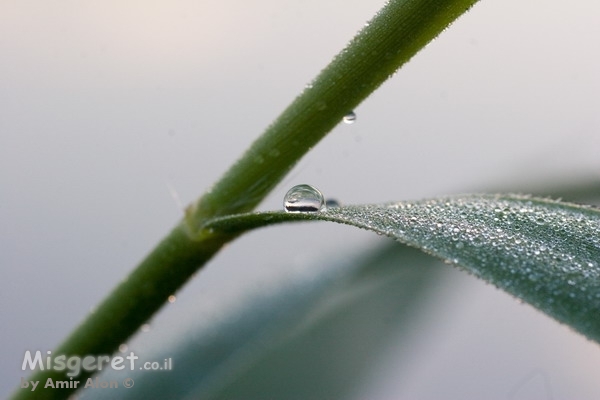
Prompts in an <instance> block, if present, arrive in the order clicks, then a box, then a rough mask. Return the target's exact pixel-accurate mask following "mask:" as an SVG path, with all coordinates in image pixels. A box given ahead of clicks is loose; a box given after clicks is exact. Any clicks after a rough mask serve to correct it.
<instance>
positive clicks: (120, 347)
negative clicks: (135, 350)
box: [119, 343, 129, 353]
mask: <svg viewBox="0 0 600 400" xmlns="http://www.w3.org/2000/svg"><path fill="white" fill-rule="evenodd" d="M128 348H129V347H127V345H126V344H125V343H121V344H120V345H119V352H121V353H125V352H126V351H127V349H128Z"/></svg>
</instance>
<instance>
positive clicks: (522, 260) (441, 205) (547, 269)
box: [205, 195, 600, 342]
mask: <svg viewBox="0 0 600 400" xmlns="http://www.w3.org/2000/svg"><path fill="white" fill-rule="evenodd" d="M302 220H322V221H333V222H338V223H343V224H349V225H353V226H356V227H359V228H364V229H369V230H372V231H374V232H377V233H379V234H382V235H387V236H390V237H393V238H395V239H397V240H399V241H401V242H403V243H405V244H409V245H411V246H415V247H418V248H420V249H422V250H423V251H425V252H427V253H429V254H432V255H434V256H437V257H440V258H442V259H444V260H445V261H447V262H448V263H452V264H455V265H457V266H458V267H461V268H463V269H465V270H466V271H468V272H470V273H472V274H473V275H475V276H478V277H480V278H482V279H484V280H486V281H487V282H490V283H492V284H494V285H495V286H497V287H499V288H501V289H503V290H505V291H507V292H508V293H511V294H513V295H514V296H516V297H518V298H520V299H522V300H524V301H526V302H528V303H530V304H532V305H534V306H535V307H537V308H539V309H540V310H542V311H544V312H545V313H547V314H548V315H550V316H552V317H554V318H555V319H557V320H558V321H560V322H563V323H566V324H568V325H570V326H571V327H572V328H574V329H576V330H577V331H579V332H581V333H583V334H584V335H585V336H587V337H588V338H590V339H593V340H595V341H597V342H600V268H599V262H600V211H599V210H598V209H595V208H592V207H586V206H580V205H576V204H570V203H564V202H559V201H553V200H548V199H541V198H532V197H527V196H520V195H464V196H454V197H447V198H439V199H433V200H425V201H418V202H399V203H389V204H382V205H365V206H346V207H338V208H331V209H329V210H324V211H320V212H311V213H308V212H305V213H284V212H272V213H254V214H244V215H237V216H231V217H227V218H219V219H215V220H212V221H211V222H210V223H209V224H207V225H206V226H205V229H208V230H210V231H212V232H221V233H227V234H231V233H234V232H237V233H240V232H243V231H245V230H247V229H251V228H256V227H259V226H265V225H271V224H274V223H281V222H290V221H302Z"/></svg>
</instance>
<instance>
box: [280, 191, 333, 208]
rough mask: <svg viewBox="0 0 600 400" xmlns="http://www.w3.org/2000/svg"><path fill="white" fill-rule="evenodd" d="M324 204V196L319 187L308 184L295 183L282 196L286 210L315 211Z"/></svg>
mask: <svg viewBox="0 0 600 400" xmlns="http://www.w3.org/2000/svg"><path fill="white" fill-rule="evenodd" d="M324 205H325V198H324V197H323V193H321V192H320V191H319V189H317V188H315V187H313V186H310V185H296V186H294V187H293V188H291V189H290V190H289V191H288V192H287V193H286V194H285V197H284V198H283V208H284V209H285V211H286V212H315V211H320V210H321V209H322V208H323V206H324Z"/></svg>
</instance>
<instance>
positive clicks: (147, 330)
mask: <svg viewBox="0 0 600 400" xmlns="http://www.w3.org/2000/svg"><path fill="white" fill-rule="evenodd" d="M140 329H141V330H142V332H150V324H144V325H142V326H141V328H140Z"/></svg>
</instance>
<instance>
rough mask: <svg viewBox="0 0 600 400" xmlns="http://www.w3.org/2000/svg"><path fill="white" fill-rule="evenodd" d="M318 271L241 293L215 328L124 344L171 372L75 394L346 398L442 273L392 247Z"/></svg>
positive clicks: (114, 374)
mask: <svg viewBox="0 0 600 400" xmlns="http://www.w3.org/2000/svg"><path fill="white" fill-rule="evenodd" d="M319 264H320V265H319V268H309V270H310V271H312V272H311V273H310V274H309V275H307V276H304V277H302V278H300V279H299V278H298V277H297V276H296V277H293V278H292V279H291V280H289V281H286V282H283V283H282V282H276V284H274V285H273V286H272V287H271V288H270V290H269V289H267V290H266V292H265V293H264V294H263V295H261V296H257V295H252V296H249V297H248V296H242V299H241V301H240V303H238V304H237V305H236V306H233V307H230V308H229V309H228V312H227V317H226V318H223V319H222V320H221V321H220V322H219V323H217V324H214V325H211V326H206V320H205V319H204V318H199V317H193V318H188V321H189V322H188V323H187V325H188V327H187V328H186V329H184V330H183V333H182V332H181V330H178V331H177V332H174V333H173V332H170V331H169V333H168V334H165V335H161V334H157V335H155V336H154V337H152V338H151V339H149V340H145V341H144V340H141V341H139V342H138V343H137V344H136V343H134V344H132V345H131V346H130V349H131V350H133V351H135V353H136V354H141V355H142V354H143V355H144V356H145V357H147V359H148V360H153V361H154V360H163V359H165V358H172V360H173V364H174V370H173V371H172V372H169V371H141V370H138V369H137V368H136V370H134V371H126V373H125V372H124V371H113V370H107V372H106V373H103V374H100V375H99V376H98V379H99V380H100V381H123V379H124V378H125V377H130V378H132V379H134V381H135V387H134V388H132V389H127V388H125V387H123V386H120V387H119V388H118V389H113V390H84V391H83V392H82V393H81V394H82V399H105V398H110V399H115V398H119V399H148V398H202V399H228V400H231V399H262V398H273V399H283V398H285V399H325V398H346V397H348V394H349V393H352V392H354V391H355V390H356V388H357V386H358V385H360V382H362V381H363V380H362V379H361V378H363V377H364V375H365V374H366V373H368V370H369V368H370V367H372V365H373V362H374V361H373V360H375V359H376V358H377V357H378V356H379V355H381V354H382V352H383V351H385V348H386V346H387V345H388V344H389V341H390V340H393V341H394V343H396V344H397V343H398V340H399V339H400V340H401V343H403V344H404V345H405V346H406V347H409V346H410V343H409V341H410V340H411V339H414V333H415V331H418V329H419V325H418V324H416V323H415V320H416V319H418V318H420V317H423V316H424V315H428V312H427V310H423V307H426V306H427V305H428V304H429V303H428V299H429V298H430V296H431V292H432V291H434V290H436V288H438V287H439V284H440V280H441V279H442V278H444V277H445V276H446V275H445V274H444V271H445V270H444V269H443V268H440V267H439V265H438V264H439V262H438V261H437V260H435V259H434V258H432V257H429V256H427V255H425V254H423V253H422V252H419V251H418V250H415V249H411V248H409V247H406V246H399V245H392V246H390V245H388V246H385V247H383V248H377V249H374V250H373V251H370V252H367V253H366V254H362V255H361V256H359V257H348V258H347V259H346V260H344V261H339V260H338V261H336V262H331V260H329V262H327V260H326V262H321V263H319ZM205 308H206V307H205ZM200 309H202V306H200ZM212 312H214V311H212ZM202 314H203V313H202V312H198V314H196V315H202ZM167 331H168V330H167Z"/></svg>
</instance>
